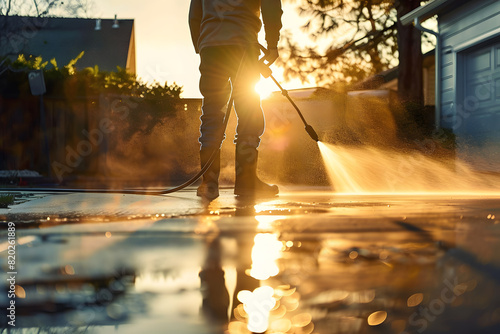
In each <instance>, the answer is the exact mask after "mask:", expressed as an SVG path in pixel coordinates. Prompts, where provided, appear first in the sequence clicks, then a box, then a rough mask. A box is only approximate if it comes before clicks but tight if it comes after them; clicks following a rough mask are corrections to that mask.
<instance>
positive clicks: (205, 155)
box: [196, 148, 220, 201]
mask: <svg viewBox="0 0 500 334" xmlns="http://www.w3.org/2000/svg"><path fill="white" fill-rule="evenodd" d="M213 152H214V148H201V150H200V163H201V168H203V167H204V166H205V164H206V163H207V162H208V160H209V159H210V156H211V155H212V153H213ZM219 174H220V149H217V153H216V154H215V159H214V161H213V162H212V164H211V165H210V167H209V168H208V169H207V171H206V172H205V174H203V180H202V182H201V184H200V186H199V187H198V190H197V191H196V195H197V196H200V197H202V198H204V199H207V200H210V201H211V200H214V199H216V198H217V197H219Z"/></svg>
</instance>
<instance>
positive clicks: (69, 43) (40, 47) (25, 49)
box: [0, 16, 135, 71]
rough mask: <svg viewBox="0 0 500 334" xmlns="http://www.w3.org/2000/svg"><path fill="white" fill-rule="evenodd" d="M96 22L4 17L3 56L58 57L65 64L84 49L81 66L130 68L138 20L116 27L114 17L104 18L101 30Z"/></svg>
mask: <svg viewBox="0 0 500 334" xmlns="http://www.w3.org/2000/svg"><path fill="white" fill-rule="evenodd" d="M96 23H97V22H96V20H95V19H81V18H37V17H22V16H10V17H0V30H4V31H7V34H5V35H4V36H6V38H5V37H4V38H0V50H1V51H0V55H4V56H11V57H17V55H18V54H21V53H22V54H25V55H33V56H42V57H43V59H44V60H50V59H52V58H55V59H56V61H57V63H58V65H59V66H64V65H66V64H68V62H69V61H71V60H72V59H74V58H76V57H77V56H78V55H79V54H80V53H81V52H82V51H84V52H85V54H84V56H83V57H82V58H81V59H80V60H78V62H77V64H76V67H77V68H85V67H93V66H94V65H98V66H99V68H100V69H101V70H106V71H115V70H116V67H117V66H120V67H122V68H126V67H127V60H128V57H129V49H130V45H131V43H133V38H134V36H133V29H134V20H133V19H127V20H118V25H119V27H118V28H113V27H112V26H113V24H114V19H102V20H101V24H100V25H101V29H100V30H96ZM0 37H1V36H0ZM134 52H135V50H134Z"/></svg>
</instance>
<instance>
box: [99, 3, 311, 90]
mask: <svg viewBox="0 0 500 334" xmlns="http://www.w3.org/2000/svg"><path fill="white" fill-rule="evenodd" d="M189 3H190V1H189V0H142V1H137V0H100V1H98V2H97V1H96V5H95V7H94V8H93V11H92V14H93V15H92V16H93V17H96V18H102V19H105V18H114V16H115V14H116V15H117V17H118V19H134V20H135V38H136V57H137V75H138V77H139V78H141V79H142V80H144V81H147V82H152V81H154V80H156V81H158V82H160V83H162V84H163V83H164V82H165V81H166V82H167V83H168V84H172V83H174V82H175V83H176V84H178V85H179V86H182V87H183V93H182V95H181V96H182V97H184V98H192V97H201V95H200V92H199V89H198V81H199V77H200V74H199V70H198V66H199V55H197V54H196V53H195V51H194V48H193V45H192V43H191V35H190V32H189V26H188V12H189ZM283 8H284V12H285V13H284V16H283V26H284V28H283V29H295V30H297V29H298V28H299V27H300V26H301V22H302V21H303V20H302V19H301V18H299V17H298V15H297V13H296V11H295V10H294V9H293V8H290V6H289V5H287V6H285V5H284V7H283ZM296 34H300V31H295V32H294V36H295V35H296ZM261 41H262V42H263V41H264V40H263V36H262V34H261ZM263 44H264V45H265V43H263ZM273 70H274V72H275V76H276V78H277V79H278V81H280V78H281V74H280V70H279V69H277V68H273ZM283 85H284V87H285V88H287V89H291V88H298V87H299V86H300V84H299V82H298V81H297V82H292V83H284V84H283ZM261 86H263V89H264V90H277V89H276V88H275V86H274V83H273V82H272V81H271V80H270V79H268V80H267V81H264V82H263V83H261ZM309 86H310V85H309Z"/></svg>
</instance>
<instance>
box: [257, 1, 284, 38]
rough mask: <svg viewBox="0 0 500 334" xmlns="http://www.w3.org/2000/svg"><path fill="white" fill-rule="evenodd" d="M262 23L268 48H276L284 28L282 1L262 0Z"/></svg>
mask: <svg viewBox="0 0 500 334" xmlns="http://www.w3.org/2000/svg"><path fill="white" fill-rule="evenodd" d="M261 11H262V21H263V23H264V31H265V32H266V41H267V47H268V48H276V47H277V46H278V41H279V39H280V30H281V27H282V24H281V16H282V15H283V10H282V9H281V0H262V3H261Z"/></svg>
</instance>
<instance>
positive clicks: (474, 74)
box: [455, 39, 500, 171]
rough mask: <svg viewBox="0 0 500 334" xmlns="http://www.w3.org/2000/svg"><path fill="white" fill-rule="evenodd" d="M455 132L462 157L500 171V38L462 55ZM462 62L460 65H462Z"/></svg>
mask: <svg viewBox="0 0 500 334" xmlns="http://www.w3.org/2000/svg"><path fill="white" fill-rule="evenodd" d="M459 60H460V62H461V63H462V64H463V66H460V67H458V68H462V75H458V78H457V93H458V94H457V110H456V113H457V115H456V116H457V117H458V119H459V120H460V122H457V123H456V129H455V134H456V135H457V144H458V147H459V156H460V157H461V158H462V159H465V160H467V161H469V162H471V163H472V164H473V165H474V166H475V167H476V168H478V169H481V170H484V171H500V169H499V166H500V152H499V147H500V40H499V39H495V40H493V41H492V42H489V43H486V44H484V43H483V44H482V45H478V46H475V47H473V48H469V49H467V50H465V51H463V52H462V53H461V54H460V55H459ZM459 65H460V64H459Z"/></svg>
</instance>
